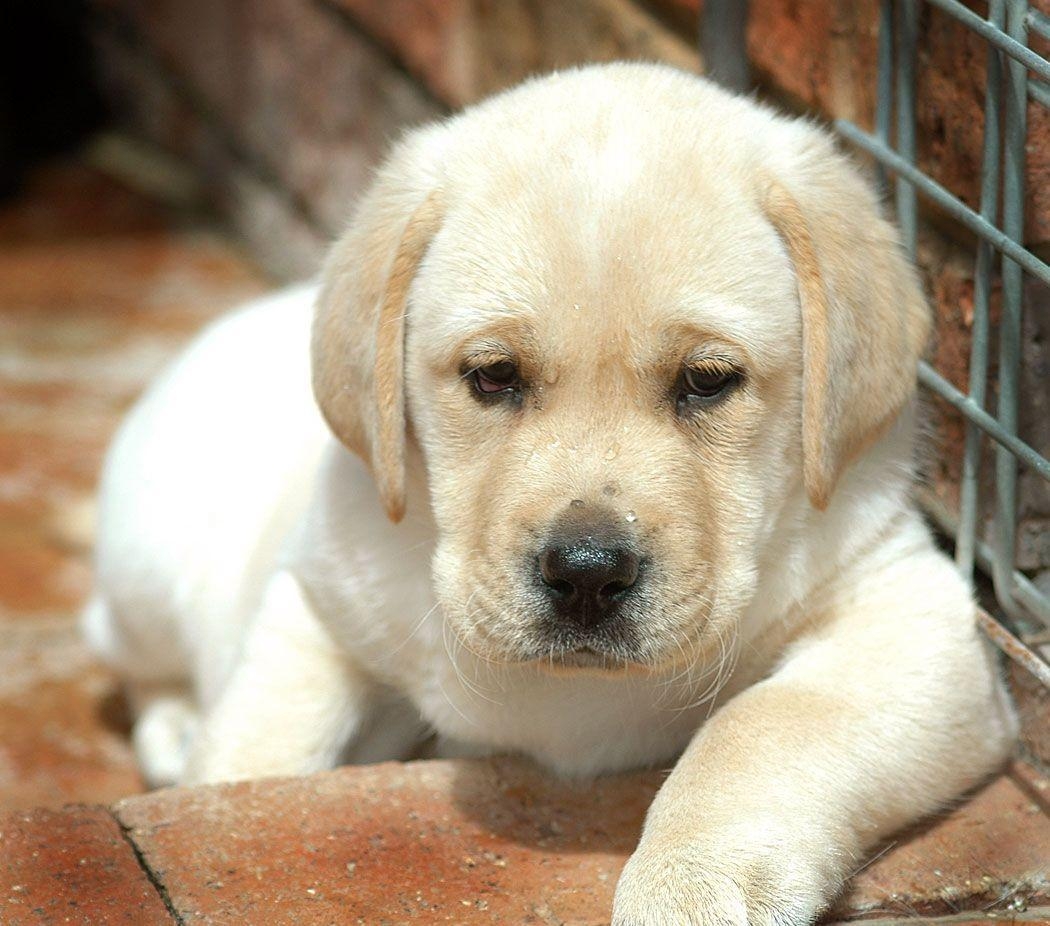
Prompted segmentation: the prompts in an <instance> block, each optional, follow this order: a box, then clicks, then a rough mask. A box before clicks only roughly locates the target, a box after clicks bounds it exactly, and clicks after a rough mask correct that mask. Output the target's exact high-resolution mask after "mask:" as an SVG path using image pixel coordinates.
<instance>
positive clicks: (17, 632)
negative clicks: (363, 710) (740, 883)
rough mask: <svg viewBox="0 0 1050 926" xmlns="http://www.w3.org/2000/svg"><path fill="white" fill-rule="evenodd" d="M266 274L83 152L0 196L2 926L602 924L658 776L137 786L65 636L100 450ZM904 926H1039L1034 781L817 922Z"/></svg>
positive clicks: (343, 776) (924, 844) (999, 794)
mask: <svg viewBox="0 0 1050 926" xmlns="http://www.w3.org/2000/svg"><path fill="white" fill-rule="evenodd" d="M265 285H266V284H265V282H264V281H263V278H262V276H261V275H260V274H259V273H258V271H256V270H255V269H254V268H253V267H252V266H251V264H250V263H249V262H247V261H246V260H245V259H244V258H243V257H242V256H240V255H239V254H238V252H237V250H236V249H235V248H234V247H233V246H232V245H231V244H230V243H228V242H227V241H225V240H224V239H223V238H222V237H220V236H217V235H215V234H214V233H212V232H210V231H208V230H207V228H206V227H204V226H202V225H201V223H200V222H195V221H193V220H192V219H188V218H187V217H185V216H182V215H173V214H169V213H168V212H167V211H166V210H165V209H164V208H163V207H162V206H160V205H159V204H157V203H155V202H152V201H149V200H147V199H144V198H143V197H141V196H138V195H136V194H135V193H133V192H131V191H130V190H128V189H125V188H123V187H122V186H120V185H119V184H118V183H116V182H114V181H113V180H111V179H109V178H107V177H106V176H105V175H103V174H101V173H99V172H97V171H94V170H91V169H88V168H85V167H83V166H78V165H76V164H73V165H68V164H67V165H61V166H58V167H54V168H51V169H48V170H46V171H43V172H42V173H40V174H39V175H38V176H37V177H36V178H35V179H34V181H33V182H32V184H31V185H30V187H29V189H28V190H27V191H26V193H25V195H24V196H23V197H22V198H21V199H19V200H18V201H17V202H14V203H10V204H8V205H6V206H0V926H21V924H47V926H50V924H60V923H61V924H67V923H68V924H85V926H104V924H110V923H113V924H117V923H119V924H131V926H152V924H155V923H157V924H160V923H167V924H171V923H176V924H207V926H226V924H230V926H233V924H248V926H283V924H289V926H312V924H318V926H320V924H336V923H338V924H352V923H363V924H373V923H375V924H380V923H403V922H421V923H458V924H465V926H469V924H481V923H485V924H488V923H507V924H510V923H513V924H555V923H557V924H600V923H603V922H607V921H608V920H607V918H608V909H609V903H610V900H611V897H612V891H613V888H614V886H615V883H616V877H617V875H618V873H619V870H620V868H621V866H622V865H623V862H624V860H625V859H626V857H627V854H628V853H629V852H630V849H631V847H632V845H633V843H634V841H635V839H636V838H637V834H638V829H639V826H640V823H641V820H642V816H643V814H644V811H645V807H646V805H647V804H648V801H649V799H650V798H651V795H652V793H653V791H654V789H655V787H656V786H657V785H658V782H659V779H660V775H659V774H657V773H653V774H643V775H634V776H623V777H615V778H609V779H606V780H604V781H602V782H599V783H596V784H593V785H590V786H587V787H582V786H576V785H569V784H564V783H556V782H553V781H551V780H550V779H549V778H547V777H545V776H543V775H542V774H540V773H538V772H537V771H536V770H534V769H533V768H532V767H530V766H528V765H527V764H525V763H521V762H517V761H513V760H496V761H490V762H474V761H461V762H416V763H410V764H405V765H392V764H391V765H379V766H371V767H362V768H347V769H339V770H336V771H334V772H328V773H324V774H320V775H315V776H312V777H310V778H305V779H297V780H270V781H261V782H252V783H245V784H237V785H226V786H218V787H210V788H198V789H191V790H182V789H174V790H169V791H162V792H157V793H155V794H151V795H141V794H139V792H141V791H142V782H141V779H140V778H139V775H138V773H137V771H136V769H135V767H134V763H133V761H132V757H131V754H130V751H129V749H128V744H127V738H126V727H127V718H126V716H125V710H124V707H123V704H122V702H121V698H120V693H119V689H118V687H117V685H116V683H115V680H114V678H113V677H112V676H111V675H110V674H109V673H108V672H107V671H106V670H105V669H103V668H102V667H101V666H99V665H98V664H96V663H95V662H93V661H92V659H91V657H90V655H89V654H88V653H87V651H86V650H85V648H84V646H83V645H82V644H81V643H80V641H79V639H78V637H77V633H76V627H75V614H76V610H77V608H78V607H79V606H80V604H81V603H82V602H83V600H84V596H85V594H86V592H87V590H88V586H89V582H90V566H89V559H90V557H89V551H90V544H91V534H92V492H93V489H94V485H95V481H96V478H97V474H98V469H99V464H100V460H101V455H102V452H103V450H104V448H105V446H106V443H107V441H108V439H109V437H110V435H111V434H112V432H113V429H114V427H115V425H116V423H117V422H118V420H119V418H120V415H121V413H122V411H123V410H124V409H125V408H126V407H127V405H128V404H129V403H130V401H131V400H132V399H133V398H134V396H135V395H136V394H137V393H138V391H139V390H140V389H141V388H142V386H143V385H144V384H145V382H146V381H147V380H148V378H149V377H150V376H151V374H152V373H153V372H155V371H156V369H157V368H158V366H159V365H161V364H162V363H163V362H164V361H165V360H166V359H167V358H168V357H170V356H171V355H172V353H173V352H174V351H175V350H177V349H178V347H179V346H180V345H181V344H182V343H184V342H185V340H186V339H187V337H189V335H190V334H192V332H194V331H195V330H196V329H197V328H198V327H199V326H200V325H201V324H202V323H203V322H204V321H206V320H207V319H208V318H210V317H212V316H213V315H214V314H216V313H217V312H219V311H222V310H223V309H225V308H226V307H229V306H230V305H232V304H233V303H235V302H238V301H240V300H241V299H243V298H245V297H246V296H249V295H251V294H254V293H257V292H259V291H261V290H262V289H264V288H265ZM67 804H68V805H69V806H63V805H67ZM34 808H35V809H34ZM914 918H923V919H925V920H926V921H927V922H928V923H941V924H945V926H947V924H954V926H965V924H971V923H974V924H975V923H978V922H980V923H988V922H989V921H1002V922H1017V923H1026V924H1031V923H1039V922H1042V923H1050V781H1048V780H1047V779H1046V778H1043V777H1041V776H1039V775H1038V774H1036V773H1035V772H1034V771H1033V769H1032V768H1031V767H1029V766H1027V765H1025V764H1023V763H1020V762H1018V763H1015V764H1014V765H1013V766H1011V768H1010V769H1009V770H1008V771H1007V772H1006V773H1005V774H1003V775H1002V776H1000V777H999V778H997V779H995V780H994V781H992V782H991V783H989V784H988V785H987V786H986V787H984V788H982V789H981V790H980V791H979V792H978V793H977V794H976V795H975V796H973V798H972V799H971V800H969V801H967V802H965V803H963V804H961V805H960V806H959V807H958V808H956V809H954V810H952V811H950V812H947V813H945V814H943V815H942V816H941V817H939V818H937V819H935V820H932V821H928V822H926V823H925V824H923V825H921V826H919V827H917V828H916V829H915V830H914V831H913V832H911V833H907V834H902V835H901V836H900V837H899V838H898V839H897V840H895V841H894V842H893V843H892V844H891V845H890V846H888V847H886V850H885V851H884V852H883V853H882V854H880V855H878V857H876V858H875V859H874V860H873V861H871V862H870V863H869V864H867V865H865V866H864V867H863V868H862V870H861V871H859V872H858V874H857V875H856V877H855V878H854V880H853V882H852V884H851V886H850V888H849V889H848V890H847V892H846V893H845V894H844V896H843V897H842V898H841V899H840V901H839V903H838V904H837V905H836V907H835V909H834V910H833V911H832V912H831V913H830V914H829V919H830V920H847V919H849V920H857V919H861V920H864V921H865V923H866V924H867V926H876V924H889V923H894V924H896V923H900V922H901V921H904V920H909V919H914Z"/></svg>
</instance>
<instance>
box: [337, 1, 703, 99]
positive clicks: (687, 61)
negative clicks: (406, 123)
mask: <svg viewBox="0 0 1050 926" xmlns="http://www.w3.org/2000/svg"><path fill="white" fill-rule="evenodd" d="M333 2H336V3H339V4H341V5H342V6H343V7H345V8H346V9H348V10H349V11H351V12H352V14H353V15H354V17H355V18H356V19H357V20H358V21H359V22H361V23H362V24H363V25H364V26H365V27H366V28H368V29H370V30H371V31H373V32H374V34H375V35H376V36H377V37H378V38H379V39H380V40H381V41H382V42H383V43H384V44H385V45H386V46H387V47H388V48H390V49H391V50H392V51H393V52H394V54H396V55H397V56H398V57H399V58H400V59H401V60H403V61H404V62H405V64H406V66H407V67H408V68H409V69H410V70H412V71H413V73H415V74H417V75H419V76H420V78H421V79H423V80H424V81H425V82H426V83H427V84H428V86H429V87H430V88H431V90H432V91H433V92H434V93H435V94H437V95H438V96H440V97H441V98H442V99H444V100H445V101H446V102H448V103H450V104H452V105H455V106H460V105H463V104H465V103H471V102H473V101H475V100H477V99H479V98H481V97H483V96H486V95H488V94H490V93H493V92H495V91H497V90H502V89H504V88H506V87H509V86H512V85H513V84H516V83H518V82H519V81H521V80H524V79H525V78H526V77H530V76H532V75H534V74H540V73H544V72H546V71H551V70H555V69H557V68H565V67H571V66H573V65H578V64H584V63H587V62H592V61H612V60H621V59H640V60H650V61H665V62H667V63H670V64H675V65H678V66H679V67H683V68H686V69H688V70H696V69H698V67H699V62H700V59H699V55H698V54H697V52H696V50H695V47H694V43H693V42H692V41H691V40H690V39H686V38H682V37H680V36H679V35H678V34H676V33H675V32H674V31H673V30H672V29H670V28H668V27H667V26H665V25H664V24H663V23H662V22H661V21H660V20H659V19H658V18H656V17H655V16H653V15H651V14H650V13H649V12H647V11H646V10H645V9H644V8H643V7H641V6H639V5H638V4H637V3H634V2H631V0H566V2H559V3H544V2H536V0H498V2H491V0H453V2H450V3H434V2H427V3H406V2H399V3H392V4H388V3H384V2H380V0H333Z"/></svg>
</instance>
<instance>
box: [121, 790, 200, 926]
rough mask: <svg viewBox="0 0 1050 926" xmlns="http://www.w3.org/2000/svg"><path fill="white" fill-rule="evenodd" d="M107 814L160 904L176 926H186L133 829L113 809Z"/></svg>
mask: <svg viewBox="0 0 1050 926" xmlns="http://www.w3.org/2000/svg"><path fill="white" fill-rule="evenodd" d="M106 813H108V814H109V815H110V816H111V817H112V818H113V820H114V821H115V822H116V824H117V827H118V828H119V829H120V835H121V836H123V837H124V841H125V842H126V843H127V844H128V846H129V847H130V849H131V851H132V854H133V855H134V856H135V861H136V862H138V866H139V868H140V869H142V873H143V874H144V875H145V876H146V879H147V880H148V881H149V883H150V884H152V885H153V889H154V890H155V891H156V892H157V896H158V897H159V898H160V902H161V903H162V904H164V909H165V910H167V911H168V915H169V916H170V917H171V918H172V920H173V921H174V923H175V926H186V920H185V919H184V918H183V916H182V914H181V913H179V911H178V910H176V909H175V904H174V903H173V902H172V899H171V895H170V894H169V893H168V888H167V887H166V886H165V884H164V882H163V881H161V880H160V878H159V877H158V876H157V874H156V872H154V871H153V869H152V868H151V867H150V865H149V862H147V861H146V856H145V854H144V853H143V851H142V850H141V849H140V848H139V845H138V843H137V842H135V840H134V838H133V837H132V835H131V827H129V826H125V825H124V821H123V820H121V819H120V817H119V816H117V815H116V814H115V813H114V812H113V810H112V808H110V807H107V808H106Z"/></svg>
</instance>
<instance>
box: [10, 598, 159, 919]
mask: <svg viewBox="0 0 1050 926" xmlns="http://www.w3.org/2000/svg"><path fill="white" fill-rule="evenodd" d="M119 692H120V689H119V687H118V683H117V680H116V678H115V677H114V675H113V674H112V673H111V672H109V671H108V670H106V669H104V668H103V667H102V666H100V665H98V663H97V662H96V661H95V660H94V659H93V658H92V657H91V655H90V654H89V653H88V651H87V647H86V645H85V644H84V642H83V641H82V640H81V639H80V634H79V632H78V630H77V628H76V626H75V623H74V621H73V620H72V619H61V618H53V619H50V620H42V619H37V620H32V621H26V620H20V621H6V622H0V811H8V810H16V809H26V808H30V807H41V806H46V807H56V808H57V807H61V806H62V805H64V804H67V803H70V802H74V801H91V802H99V801H114V800H116V799H117V798H120V797H124V796H126V795H128V794H134V793H137V792H139V791H141V790H142V789H143V787H144V785H143V781H142V776H141V775H140V774H139V770H138V767H137V765H136V762H135V757H134V755H133V753H132V750H131V745H130V743H129V742H128V736H127V734H128V722H127V716H126V712H125V711H124V708H123V701H122V700H121V698H120V694H119ZM2 922H5V920H4V918H3V916H0V923H2Z"/></svg>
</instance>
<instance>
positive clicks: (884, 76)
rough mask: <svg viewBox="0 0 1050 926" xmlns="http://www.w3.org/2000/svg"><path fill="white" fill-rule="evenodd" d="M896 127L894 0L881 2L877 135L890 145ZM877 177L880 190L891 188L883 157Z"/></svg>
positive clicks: (876, 171)
mask: <svg viewBox="0 0 1050 926" xmlns="http://www.w3.org/2000/svg"><path fill="white" fill-rule="evenodd" d="M892 131H893V0H882V2H881V3H880V4H879V71H878V95H877V97H876V102H875V135H876V136H877V137H878V139H879V141H881V142H882V143H883V144H884V145H887V146H889V145H890V143H891V141H890V133H891V132H892ZM875 181H876V183H877V184H878V187H879V192H880V193H881V194H882V195H883V196H888V195H889V192H890V178H889V172H888V171H887V170H886V167H885V166H884V165H883V164H882V162H881V161H876V162H875Z"/></svg>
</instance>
